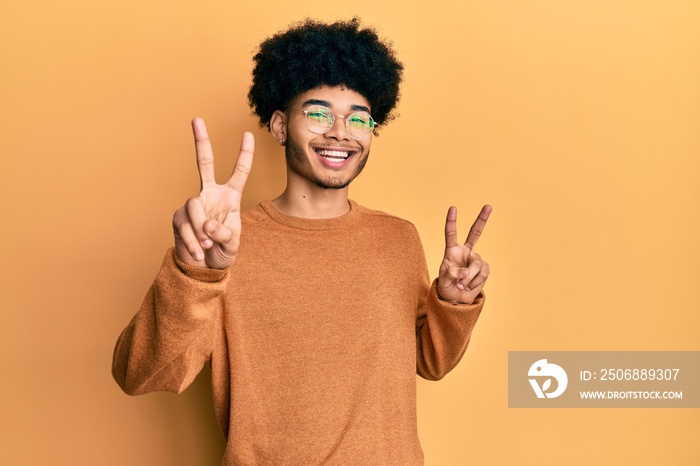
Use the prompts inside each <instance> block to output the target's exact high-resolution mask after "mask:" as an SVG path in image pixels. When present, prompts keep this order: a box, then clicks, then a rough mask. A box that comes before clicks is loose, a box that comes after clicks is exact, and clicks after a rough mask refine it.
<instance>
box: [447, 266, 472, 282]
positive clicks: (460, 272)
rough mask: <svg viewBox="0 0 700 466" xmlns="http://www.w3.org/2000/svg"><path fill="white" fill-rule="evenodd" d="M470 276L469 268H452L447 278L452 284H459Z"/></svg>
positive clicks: (448, 271) (448, 270)
mask: <svg viewBox="0 0 700 466" xmlns="http://www.w3.org/2000/svg"><path fill="white" fill-rule="evenodd" d="M468 275H469V268H467V267H450V268H449V269H447V278H448V279H449V280H450V281H452V282H458V281H460V280H462V279H465V278H467V277H468Z"/></svg>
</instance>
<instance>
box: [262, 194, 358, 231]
mask: <svg viewBox="0 0 700 466" xmlns="http://www.w3.org/2000/svg"><path fill="white" fill-rule="evenodd" d="M348 202H349V203H350V211H349V212H348V213H346V214H345V215H341V216H340V217H333V218H303V217H294V216H292V215H287V214H285V213H284V212H282V211H281V210H279V209H278V208H277V207H275V206H274V205H273V204H272V201H263V202H261V203H260V207H261V208H262V209H263V210H264V211H265V213H267V215H269V216H270V218H272V219H273V220H274V221H276V222H278V223H281V224H283V225H286V226H289V227H292V228H299V229H302V230H335V229H337V228H342V227H345V226H348V225H350V224H352V223H353V222H355V221H356V220H357V219H358V218H359V215H360V208H359V205H358V204H357V203H356V202H355V201H353V200H351V199H348Z"/></svg>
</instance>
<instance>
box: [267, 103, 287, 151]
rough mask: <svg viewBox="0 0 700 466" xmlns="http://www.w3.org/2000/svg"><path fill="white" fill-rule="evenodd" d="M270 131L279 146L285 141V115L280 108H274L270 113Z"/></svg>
mask: <svg viewBox="0 0 700 466" xmlns="http://www.w3.org/2000/svg"><path fill="white" fill-rule="evenodd" d="M270 132H271V133H272V136H274V138H275V139H277V141H278V142H279V143H280V145H281V146H283V145H284V144H285V143H286V142H287V115H286V114H285V113H284V112H283V111H282V110H275V113H273V114H272V117H271V118H270Z"/></svg>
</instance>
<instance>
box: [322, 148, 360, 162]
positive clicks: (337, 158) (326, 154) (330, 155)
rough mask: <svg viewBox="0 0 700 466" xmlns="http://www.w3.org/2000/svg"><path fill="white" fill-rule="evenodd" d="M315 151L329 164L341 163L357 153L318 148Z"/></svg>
mask: <svg viewBox="0 0 700 466" xmlns="http://www.w3.org/2000/svg"><path fill="white" fill-rule="evenodd" d="M314 151H315V152H316V153H317V154H318V155H320V156H321V157H323V158H324V159H326V160H328V161H329V162H334V163H340V162H345V161H346V160H347V159H349V158H350V157H352V156H353V155H355V151H350V150H330V149H319V148H316V149H314Z"/></svg>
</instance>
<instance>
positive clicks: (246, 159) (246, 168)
mask: <svg viewBox="0 0 700 466" xmlns="http://www.w3.org/2000/svg"><path fill="white" fill-rule="evenodd" d="M254 152H255V138H254V137H253V133H249V132H245V133H243V137H242V138H241V151H240V152H239V153H238V159H237V160H236V165H235V166H234V167H233V174H232V175H231V178H229V180H228V181H227V182H226V184H227V185H229V186H231V187H232V188H233V189H235V190H236V191H238V192H240V193H242V192H243V187H244V186H245V182H246V180H247V179H248V175H249V174H250V170H251V169H252V167H253V153H254Z"/></svg>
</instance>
